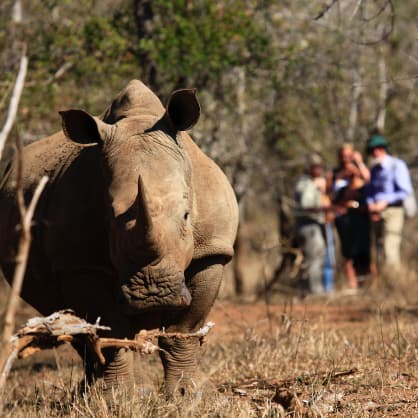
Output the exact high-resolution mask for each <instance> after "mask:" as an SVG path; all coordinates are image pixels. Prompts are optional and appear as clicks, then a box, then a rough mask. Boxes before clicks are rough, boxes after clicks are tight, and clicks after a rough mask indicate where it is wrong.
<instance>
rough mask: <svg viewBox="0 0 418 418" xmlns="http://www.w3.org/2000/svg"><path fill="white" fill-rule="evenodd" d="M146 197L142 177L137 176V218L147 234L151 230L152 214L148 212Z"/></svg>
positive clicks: (148, 206)
mask: <svg viewBox="0 0 418 418" xmlns="http://www.w3.org/2000/svg"><path fill="white" fill-rule="evenodd" d="M149 203H150V202H149V201H148V199H147V192H146V189H145V184H144V181H143V180H142V177H141V176H139V177H138V218H139V219H140V221H141V222H140V223H141V225H142V227H143V228H144V230H145V233H146V234H147V235H148V234H150V232H151V230H152V216H151V213H150V205H149Z"/></svg>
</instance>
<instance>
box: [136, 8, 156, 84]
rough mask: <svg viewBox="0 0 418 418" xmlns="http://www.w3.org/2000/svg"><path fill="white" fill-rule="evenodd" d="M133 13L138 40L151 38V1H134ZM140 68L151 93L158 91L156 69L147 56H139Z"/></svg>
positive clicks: (142, 54)
mask: <svg viewBox="0 0 418 418" xmlns="http://www.w3.org/2000/svg"><path fill="white" fill-rule="evenodd" d="M133 3H134V5H133V7H134V13H135V20H136V28H137V34H138V38H139V40H141V39H148V38H150V37H151V36H152V31H153V22H152V19H153V17H154V14H153V11H152V1H151V0H134V2H133ZM139 59H140V61H141V67H142V68H143V69H144V75H143V78H144V79H145V81H146V83H147V84H148V85H149V86H150V87H151V89H152V90H153V91H159V89H158V85H157V84H158V81H157V69H156V67H155V66H154V65H153V63H152V62H151V60H150V58H149V56H148V54H146V53H141V54H140V56H139Z"/></svg>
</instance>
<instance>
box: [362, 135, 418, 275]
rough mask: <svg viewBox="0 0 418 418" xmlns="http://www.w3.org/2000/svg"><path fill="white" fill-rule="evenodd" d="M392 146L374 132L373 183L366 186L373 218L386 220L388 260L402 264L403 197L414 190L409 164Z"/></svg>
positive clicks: (371, 146) (371, 147) (370, 143)
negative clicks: (397, 156)
mask: <svg viewBox="0 0 418 418" xmlns="http://www.w3.org/2000/svg"><path fill="white" fill-rule="evenodd" d="M388 149H389V146H388V143H387V142H386V139H385V138H384V137H383V136H382V135H377V134H375V135H372V137H371V138H370V139H369V141H368V143H367V152H368V153H369V154H370V155H371V156H372V157H373V159H374V165H373V168H372V169H371V172H370V174H371V178H370V183H369V184H368V185H367V187H366V201H367V204H368V208H369V212H370V216H371V219H372V221H375V222H382V240H383V253H384V258H385V264H386V265H388V266H391V267H395V268H397V267H399V266H400V261H401V260H400V246H401V237H402V229H403V224H404V210H403V207H402V203H403V201H404V200H405V199H406V198H407V197H408V196H409V195H410V194H412V191H413V189H412V183H411V177H410V175H409V171H408V167H407V166H406V164H405V162H404V161H402V160H400V159H399V158H395V157H392V156H391V155H390V154H389V151H388Z"/></svg>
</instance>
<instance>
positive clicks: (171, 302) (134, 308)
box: [120, 272, 192, 314]
mask: <svg viewBox="0 0 418 418" xmlns="http://www.w3.org/2000/svg"><path fill="white" fill-rule="evenodd" d="M120 293H121V294H120V296H121V298H120V300H121V303H122V307H123V310H124V312H125V313H126V314H136V313H140V312H144V311H150V310H168V309H182V308H186V307H188V306H190V303H191V301H192V296H191V294H190V292H189V289H188V288H187V286H186V283H185V280H184V275H183V274H181V273H176V274H172V275H163V276H158V277H155V275H152V277H150V276H149V275H146V274H143V273H141V272H138V273H135V274H134V275H133V276H131V277H130V278H129V279H128V280H127V281H125V282H124V284H122V286H121V288H120Z"/></svg>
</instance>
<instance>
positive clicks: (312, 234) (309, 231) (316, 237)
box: [300, 223, 326, 293]
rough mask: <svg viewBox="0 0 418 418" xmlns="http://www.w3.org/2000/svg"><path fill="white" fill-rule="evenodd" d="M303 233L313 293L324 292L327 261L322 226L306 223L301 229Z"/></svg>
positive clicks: (304, 249)
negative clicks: (325, 262)
mask: <svg viewBox="0 0 418 418" xmlns="http://www.w3.org/2000/svg"><path fill="white" fill-rule="evenodd" d="M300 233H301V235H303V241H304V245H303V248H302V250H303V254H304V258H305V260H304V262H305V263H306V268H307V273H308V279H309V287H310V290H311V292H312V293H323V292H324V291H325V289H324V284H323V274H324V261H325V251H326V248H325V240H324V236H323V234H322V231H321V226H320V225H318V224H315V223H312V224H309V225H305V226H303V227H302V228H301V230H300Z"/></svg>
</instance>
